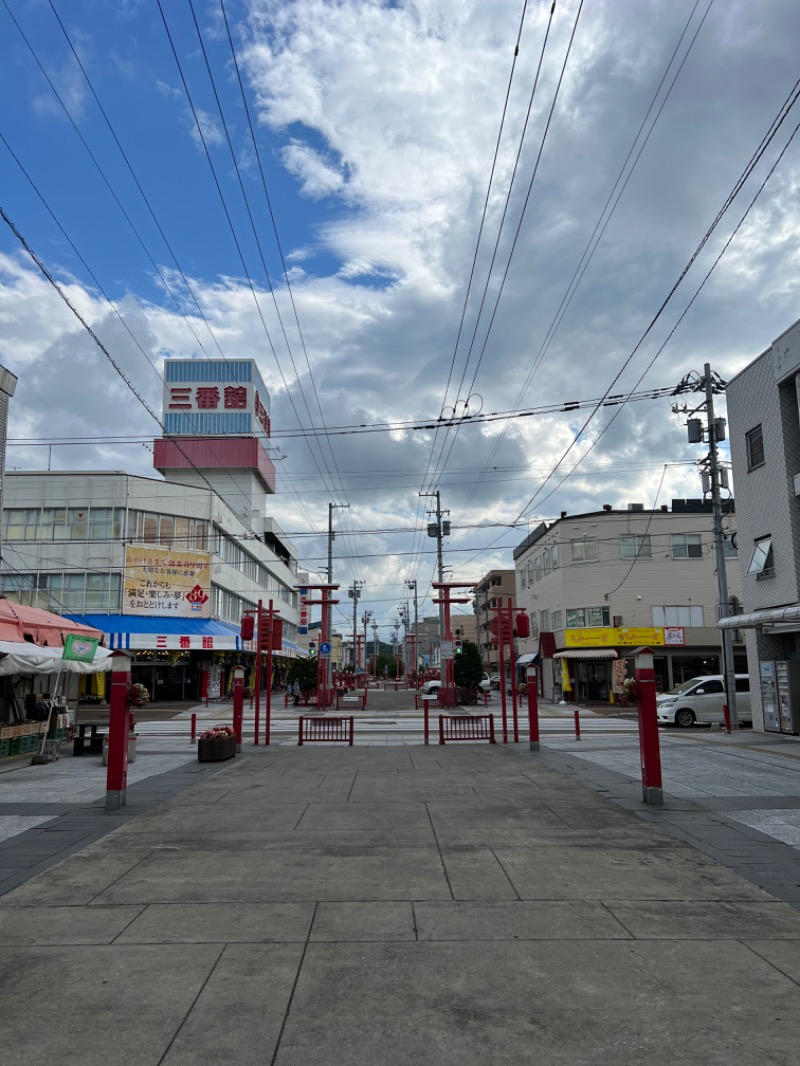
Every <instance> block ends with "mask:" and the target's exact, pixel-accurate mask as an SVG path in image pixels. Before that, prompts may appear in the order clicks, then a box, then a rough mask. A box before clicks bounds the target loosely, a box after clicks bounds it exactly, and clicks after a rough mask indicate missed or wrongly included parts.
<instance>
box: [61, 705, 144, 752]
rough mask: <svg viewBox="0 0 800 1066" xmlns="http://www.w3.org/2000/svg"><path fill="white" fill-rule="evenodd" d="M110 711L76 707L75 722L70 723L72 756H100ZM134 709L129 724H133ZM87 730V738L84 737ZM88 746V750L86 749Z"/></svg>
mask: <svg viewBox="0 0 800 1066" xmlns="http://www.w3.org/2000/svg"><path fill="white" fill-rule="evenodd" d="M110 714H111V711H110V710H109V708H108V707H92V706H91V705H89V706H87V707H78V709H77V711H76V712H75V721H74V722H73V723H72V754H73V756H75V755H85V754H87V753H88V754H89V755H102V754H103V738H104V737H105V736H106V735H107V733H108V719H109V715H110ZM134 720H135V715H134V708H133V707H132V708H131V722H134ZM87 730H88V731H89V736H88V737H87V736H86V732H87ZM87 744H88V748H87Z"/></svg>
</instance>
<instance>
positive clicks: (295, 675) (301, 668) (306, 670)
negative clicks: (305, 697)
mask: <svg viewBox="0 0 800 1066" xmlns="http://www.w3.org/2000/svg"><path fill="white" fill-rule="evenodd" d="M317 663H318V660H317V659H316V658H311V659H295V660H294V662H293V663H292V665H291V667H290V668H289V678H288V680H289V681H291V683H292V685H298V686H299V687H300V691H301V692H304V693H305V692H313V690H314V689H315V688H316V687H317Z"/></svg>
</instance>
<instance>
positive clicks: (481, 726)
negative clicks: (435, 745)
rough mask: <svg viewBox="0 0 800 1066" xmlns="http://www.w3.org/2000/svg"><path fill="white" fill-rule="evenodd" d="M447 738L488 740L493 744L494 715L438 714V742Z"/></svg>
mask: <svg viewBox="0 0 800 1066" xmlns="http://www.w3.org/2000/svg"><path fill="white" fill-rule="evenodd" d="M448 740H488V741H489V743H490V744H494V743H495V739H494V715H493V714H440V715H439V743H440V744H445V743H446V742H447V741H448Z"/></svg>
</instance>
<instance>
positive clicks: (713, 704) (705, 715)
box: [656, 674, 753, 726]
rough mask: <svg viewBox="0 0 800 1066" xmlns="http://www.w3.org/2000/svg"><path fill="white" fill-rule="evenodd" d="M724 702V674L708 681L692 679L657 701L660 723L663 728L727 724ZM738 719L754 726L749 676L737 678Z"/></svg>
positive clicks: (709, 677) (705, 678) (714, 676)
mask: <svg viewBox="0 0 800 1066" xmlns="http://www.w3.org/2000/svg"><path fill="white" fill-rule="evenodd" d="M726 702H727V700H726V699H725V678H724V677H723V676H722V674H711V675H710V676H708V677H693V678H692V679H691V681H684V682H683V684H682V685H676V686H675V688H673V689H670V690H669V692H664V693H662V694H661V695H660V696H657V697H656V707H657V710H658V721H659V724H661V725H671V724H672V723H673V722H674V723H675V725H682V726H690V725H694V723H695V722H702V723H708V722H724V721H725V719H724V717H723V714H722V706H723V704H724V703H726ZM736 717H737V718H738V720H739V722H740V723H742V722H747V723H749V724H751V725H752V723H753V712H752V711H751V709H750V678H749V677H748V675H747V674H737V675H736Z"/></svg>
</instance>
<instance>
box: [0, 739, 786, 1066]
mask: <svg viewBox="0 0 800 1066" xmlns="http://www.w3.org/2000/svg"><path fill="white" fill-rule="evenodd" d="M746 739H747V740H750V741H751V742H752V740H753V738H752V735H751V736H749V737H747V738H746ZM737 740H739V738H737ZM629 743H630V742H629V741H628V739H627V738H622V739H618V738H609V740H608V745H611V744H616V745H617V747H616V749H612V748H611V747H610V746H605V747H604V746H603V742H602V741H600V740H598V741H596V742H595V741H593V742H592V743H591V744H589V743H588V742H587V741H583V742H581V745H578V744H577V743H575V742H574V741H573V742H572V747H571V748H570V747H569V746H568V744H567V741H565V740H563V741H560V742H558V743H554V744H552V745H550V744H548V745H547V747H546V749H545V750H543V751H542V752H541V753H538V754H537V753H531V752H528V751H526V750H525V749H524V748H517V749H512V748H504V747H502V746H496V747H490V746H489V745H449V746H447V747H445V748H440V747H438V746H435V747H434V746H431V747H428V748H425V747H422V746H418V747H414V748H410V747H395V748H387V747H381V748H369V747H362V748H359V747H355V748H348V747H334V746H319V747H317V748H302V749H298V748H297V747H295V746H288V745H287V746H279V747H275V748H271V749H269V750H264V749H263V748H262V749H261V750H259V751H257V752H255V751H253V749H250V751H249V752H248V753H247V754H245V755H244V756H240V757H238V758H237V759H236V761H235V762H231V763H225V764H221V765H219V766H212V767H211V768H210V769H209V768H207V767H206V765H205V764H204V765H203V766H202V767H201V766H200V764H197V763H196V762H185V763H183V764H182V765H179V766H178V767H173V768H172V769H171V770H167V771H166V772H165V773H163V774H160V775H157V776H152V777H148V778H146V779H143V780H142V781H141V782H139V783H138V784H134V785H133V786H132V787H131V790H130V792H131V795H130V799H131V806H130V807H129V808H128V811H127V813H125V814H123V815H117V814H106V813H105V812H104V811H102V810H100V809H99V808H98V807H97V806H92V807H89V808H83V814H84V815H85V816H86V817H87V818H89V819H91V818H94V820H95V821H96V822H99V823H103V824H104V825H105V826H108V825H109V824H110V825H113V826H119V828H118V829H116V831H113V832H111V833H106V835H105V836H102V837H99V838H97V839H95V840H94V842H92V843H90V844H88V846H83V847H80V849H79V850H78V851H77V852H76V853H74V854H72V855H70V856H69V857H68V858H66V859H65V860H64V861H62V862H60V863H59V864H58V865H55V866H53V867H52V868H51V869H48V870H45V871H44V872H42V873H40V874H39V875H38V876H36V877H34V878H32V879H30V880H27V881H26V883H24V884H20V885H19V887H16V888H14V889H12V890H11V891H8V892H6V893H5V894H4V895H1V896H0V943H2V951H0V1010H2V1017H3V1021H4V1033H3V1049H4V1050H3V1056H2V1060H3V1063H4V1064H6V1063H8V1064H9V1066H12V1064H24V1066H39V1064H42V1066H44V1064H47V1066H52V1064H53V1063H58V1064H59V1066H63V1064H80V1066H93V1064H95V1063H101V1062H102V1063H103V1066H107V1063H108V1062H109V1061H111V1062H119V1063H120V1064H123V1063H124V1064H125V1066H139V1064H142V1066H144V1064H147V1066H156V1064H164V1066H184V1064H185V1066H198V1064H201V1066H202V1064H205V1063H209V1064H211V1063H213V1064H215V1066H219V1064H225V1063H231V1064H233V1063H235V1064H237V1066H247V1064H250V1063H253V1064H256V1063H258V1064H259V1066H261V1064H264V1063H269V1064H275V1066H322V1064H324V1066H338V1064H342V1066H344V1064H347V1066H375V1064H376V1063H381V1064H385V1066H401V1064H402V1066H407V1064H414V1066H427V1064H430V1066H473V1064H474V1066H479V1064H480V1066H487V1064H495V1063H497V1064H499V1063H509V1064H517V1063H520V1064H523V1063H525V1064H527V1063H530V1062H541V1063H545V1064H547V1066H551V1064H553V1066H560V1064H563V1066H584V1064H585V1066H590V1064H591V1066H606V1064H608V1066H612V1064H613V1066H634V1064H636V1066H640V1064H641V1063H642V1062H645V1061H647V1062H648V1063H652V1064H653V1066H662V1064H664V1066H666V1064H669V1066H682V1064H689V1063H691V1064H692V1066H695V1064H697V1063H699V1062H707V1063H720V1064H723V1063H724V1064H725V1066H752V1063H754V1062H758V1063H759V1064H776V1066H777V1064H780V1066H789V1064H792V1066H794V1063H796V1061H797V1047H798V1044H799V1043H800V1012H798V1011H797V1002H798V984H799V983H800V913H798V911H797V910H796V909H794V908H793V907H791V906H789V905H787V904H786V903H784V902H781V901H779V900H778V899H776V898H775V897H774V896H772V895H768V894H767V893H765V892H764V891H762V890H761V889H760V888H759V887H757V885H756V884H754V883H752V881H750V880H746V879H745V878H744V877H742V876H740V874H739V873H738V872H735V871H733V870H731V869H729V868H728V865H727V863H725V862H723V861H722V860H719V861H718V860H717V859H715V858H713V857H711V856H710V855H708V854H705V853H703V850H702V848H700V847H698V846H697V843H696V841H697V840H699V837H696V838H694V841H695V842H694V843H693V844H690V843H688V842H686V841H685V840H683V839H677V838H676V835H675V830H676V828H677V830H679V831H680V830H681V826H680V824H679V823H680V818H681V816H682V815H683V814H689V815H692V816H694V817H695V819H696V820H700V819H702V818H705V819H709V818H711V819H713V818H719V819H721V821H720V822H719V826H720V829H722V827H723V823H725V822H726V820H727V817H728V816H727V814H724V813H723V814H720V813H719V812H717V813H714V812H713V811H710V810H709V809H707V808H704V807H702V805H701V804H700V803H699V802H698V801H696V800H693V799H687V798H680V797H671V796H670V797H668V804H667V808H666V810H665V812H651V811H649V810H647V811H643V810H642V808H641V804H640V803H638V804H637V803H636V796H635V792H636V783H635V779H634V778H633V777H632V776H631V775H630V774H629V773H628V770H627V764H624V763H620V762H619V761H617V763H616V765H615V766H609V765H607V763H608V762H609V760H612V761H613V760H614V759H617V760H619V759H620V758H623V759H627V758H628V757H629V755H630V752H629V751H628V749H627V748H626V745H628V744H629ZM705 743H706V739H705V738H704V739H703V740H702V741H701V740H694V739H692V740H691V741H690V742H689V743H688V744H685V743H684V741H683V740H682V739H677V740H674V741H673V740H671V738H670V739H668V740H667V741H665V746H666V747H668V749H669V752H670V755H669V758H672V752H673V750H674V751H675V752H676V756H675V757H676V759H680V758H683V757H684V756H686V755H689V754H691V755H692V756H693V757H702V750H704V749H703V745H704V744H705ZM740 744H741V741H740ZM578 748H580V751H579V752H578V751H577V750H576V749H578ZM695 748H699V749H700V751H699V752H695V751H694V750H693V749H695ZM705 750H707V752H708V756H707V758H709V759H711V760H712V761H713V760H714V759H716V758H717V754H716V753H717V751H718V748H717V746H716V745H714V746H713V747H712V746H709V745H706V749H705ZM634 754H635V752H634ZM723 755H725V753H724V752H723ZM751 756H752V758H755V759H764V758H771V756H766V755H763V754H760V753H759V752H753V753H749V754H748V753H747V752H745V751H744V748H743V746H742V747H740V748H738V749H736V750H735V751H733V752H732V753H731V754H728V755H726V756H725V757H727V758H729V759H743V760H745V761H746V760H749V759H750V758H751ZM773 761H774V759H773ZM75 762H80V760H75ZM786 762H788V763H790V764H791V760H790V759H789V760H786ZM136 765H138V761H137V764H136ZM718 765H721V764H718ZM781 765H782V764H781ZM798 765H800V764H798ZM39 769H42V768H39ZM45 769H46V768H45ZM693 772H694V771H693ZM759 772H762V771H759ZM764 772H765V771H764ZM189 774H194V775H195V776H193V777H192V778H189V777H188V776H187V777H184V779H183V780H182V781H180V782H178V781H177V779H176V775H189ZM9 776H11V775H9ZM188 780H192V781H193V782H194V784H193V785H192V787H187V781H188ZM755 786H757V787H759V788H761V787H763V782H762V781H761V780H758V781H756V782H755V783H754V787H755ZM686 787H688V786H686ZM170 790H171V791H172V794H171V795H170V796H169V797H168V798H166V799H165V800H164V801H163V802H162V800H163V799H164V797H163V796H162V797H161V799H159V798H155V797H157V794H158V793H159V792H164V791H166V792H170ZM710 799H714V797H710ZM692 804H695V805H696V809H693V808H692V806H691V805H692ZM626 806H629V807H630V808H631V809H629V810H626V809H625V807H626ZM137 811H138V812H140V813H138V814H137V813H136V812H137ZM62 821H63V819H57V820H56V821H55V822H51V828H45V827H44V826H42V827H39V828H38V829H35V830H33V831H31V832H28V833H25V834H23V837H24V838H30V839H33V840H36V839H37V838H40V837H41V836H43V835H45V834H47V833H51V832H59V831H61V830H59V828H58V827H59V824H60V823H61V822H62ZM737 824H738V825H739V829H738V830H737V834H739V835H738V836H737V838H736V839H737V841H738V842H739V843H741V842H742V841H747V842H749V844H750V845H759V846H763V845H769V846H780V847H782V848H785V849H787V850H788V852H790V853H791V854H792V855H794V856H796V855H797V849H796V848H794V847H793V846H792V845H790V844H781V845H778V844H777V842H776V841H775V840H774V839H773V838H766V837H764V835H763V834H762V833H760V831H759V830H757V829H754V828H753V827H752V826H748V825H745V824H743V823H737ZM665 830H667V831H665ZM21 839H22V838H14V840H16V841H17V844H16V845H15V843H14V840H9V841H7V842H6V844H7V846H8V848H9V849H11V850H13V848H14V847H16V846H19V841H20V840H21ZM718 843H721V844H723V845H726V846H728V847H731V848H733V846H734V841H733V839H731V838H725V839H722V837H721V836H720V839H719V840H718ZM720 854H723V852H720ZM728 858H730V855H728ZM797 881H798V882H800V877H797ZM0 887H1V886H0Z"/></svg>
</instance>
